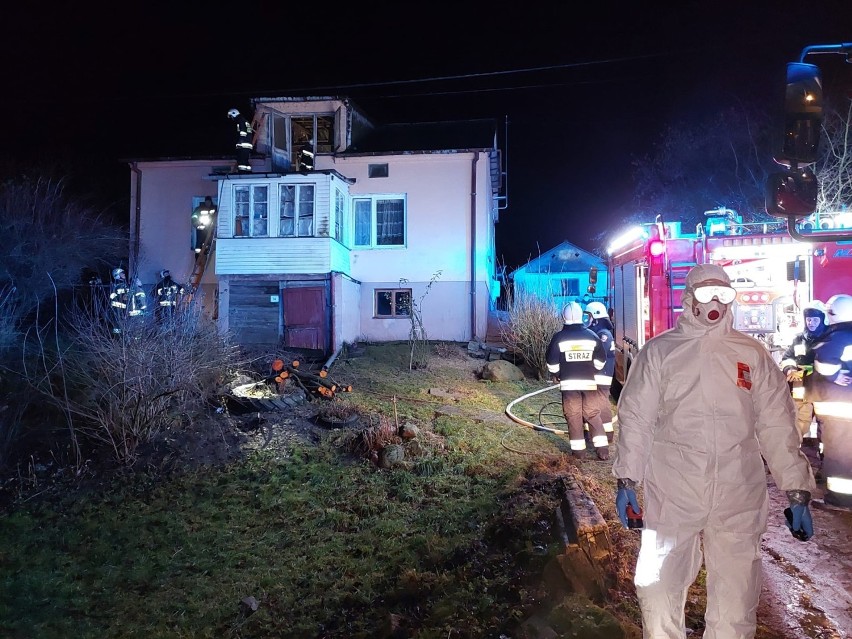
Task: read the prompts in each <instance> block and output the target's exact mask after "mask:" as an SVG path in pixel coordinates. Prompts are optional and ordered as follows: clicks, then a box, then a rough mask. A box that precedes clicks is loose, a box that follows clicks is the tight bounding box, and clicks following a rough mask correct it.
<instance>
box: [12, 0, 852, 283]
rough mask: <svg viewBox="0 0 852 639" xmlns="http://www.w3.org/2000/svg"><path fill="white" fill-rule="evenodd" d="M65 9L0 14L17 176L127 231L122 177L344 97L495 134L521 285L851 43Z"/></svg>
mask: <svg viewBox="0 0 852 639" xmlns="http://www.w3.org/2000/svg"><path fill="white" fill-rule="evenodd" d="M52 4H54V5H56V6H54V7H52V8H51V7H49V6H47V5H45V4H35V6H34V7H32V8H23V7H17V8H8V7H7V8H4V9H3V10H2V13H3V19H2V20H0V23H2V24H0V48H2V53H3V54H4V55H3V71H2V73H3V78H2V87H3V99H2V104H0V109H2V114H3V123H4V126H3V127H2V131H0V157H2V163H3V167H9V166H14V165H16V164H19V163H22V162H26V161H28V160H30V159H33V158H36V159H38V160H39V161H41V162H44V161H51V162H55V163H58V164H60V165H63V166H69V165H70V166H73V167H74V171H75V172H76V173H75V175H77V176H78V182H79V183H80V184H81V185H82V186H83V187H85V188H87V189H89V190H91V191H92V192H97V193H98V194H99V195H100V196H101V197H103V198H104V200H105V201H109V202H111V203H113V204H115V206H116V207H117V209H118V210H120V211H121V212H122V213H124V212H126V210H127V198H128V191H129V171H128V169H127V166H126V164H124V163H123V162H122V160H124V159H128V158H150V157H165V156H191V155H208V154H217V155H223V154H227V153H229V152H230V151H231V148H232V146H231V145H232V141H233V140H232V133H233V131H232V126H231V123H230V122H229V121H228V119H227V117H226V112H227V110H228V109H229V108H231V107H237V108H240V109H241V110H243V111H244V112H247V111H248V109H249V99H250V98H251V97H256V96H276V95H305V94H311V95H347V96H350V97H352V98H353V99H354V100H355V102H356V103H357V104H359V105H360V106H362V107H363V108H364V109H365V111H367V112H368V113H369V114H370V115H371V116H373V117H374V119H376V120H379V121H383V122H414V121H429V120H441V119H465V118H480V117H490V118H496V119H498V120H499V121H500V123H501V125H500V128H501V133H502V130H503V129H507V130H508V145H507V147H506V149H507V160H508V196H509V207H508V209H507V210H505V211H503V212H502V214H501V220H500V223H499V225H498V227H497V242H498V257H499V258H500V260H501V262H503V263H505V264H506V265H508V266H509V267H510V268H513V267H515V266H517V265H519V264H522V263H524V262H525V261H527V259H529V258H531V257H535V256H536V255H538V253H539V252H540V251H546V250H548V249H550V248H552V247H553V246H555V245H556V244H558V243H559V242H561V241H563V240H568V241H571V242H574V243H575V244H577V245H579V246H581V247H583V248H586V249H590V250H594V249H596V248H597V247H598V246H600V245H601V244H602V243H603V241H602V240H601V235H602V234H609V235H612V234H613V233H615V232H616V231H617V227H618V224H619V220H618V219H615V217H614V215H613V211H614V210H615V209H617V208H618V207H620V206H621V205H622V204H623V203H625V202H628V201H630V197H631V184H630V167H631V161H632V160H633V159H634V158H636V157H638V156H641V155H644V154H647V153H650V152H651V151H652V147H653V144H654V143H655V142H657V141H658V140H659V136H660V134H661V131H662V130H663V129H664V127H665V126H666V125H668V124H671V123H672V122H674V121H678V120H685V121H688V120H690V119H691V118H698V117H699V116H700V115H701V114H704V113H712V112H713V111H714V110H718V109H721V108H724V107H725V106H730V105H731V104H734V103H736V102H737V101H739V100H743V99H746V100H756V101H758V102H760V101H764V102H766V103H767V104H768V103H769V102H771V101H772V99H773V96H774V95H775V92H777V90H778V86H779V83H781V82H782V81H783V74H784V68H785V63H786V62H788V61H793V60H797V59H798V57H799V54H800V52H801V50H802V48H803V47H804V46H807V45H810V44H834V43H838V42H844V41H852V2H849V0H842V1H840V0H838V1H820V0H813V1H812V2H787V1H783V0H776V1H774V2H756V1H748V2H747V1H740V2H685V1H681V2H677V3H669V2H666V3H631V4H630V5H629V8H627V9H622V8H621V7H620V5H621V4H622V3H592V4H589V5H584V6H582V8H580V5H579V4H578V3H576V2H558V3H557V2H552V3H535V2H524V3H505V2H502V3H497V2H494V3H481V2H454V3H431V4H426V3H401V2H393V3H384V2H360V3H359V2H348V3H345V4H344V3H317V2H304V3H294V2H286V3H282V2H274V3H273V2H252V3H231V4H225V3H210V2H205V3H202V2H172V3H169V4H166V3H156V2H139V3H129V4H121V3H109V4H106V3H91V2H89V3H52ZM507 4H511V5H512V7H510V8H505V7H504V6H502V5H507ZM84 5H85V6H84ZM637 5H638V6H637ZM649 5H659V6H664V5H676V8H674V9H671V8H666V9H653V8H648V6H649ZM518 7H522V8H518ZM809 61H810V60H809ZM848 73H849V75H850V76H852V65H849V66H848ZM506 122H508V124H507V125H505V123H506ZM504 125H505V126H504Z"/></svg>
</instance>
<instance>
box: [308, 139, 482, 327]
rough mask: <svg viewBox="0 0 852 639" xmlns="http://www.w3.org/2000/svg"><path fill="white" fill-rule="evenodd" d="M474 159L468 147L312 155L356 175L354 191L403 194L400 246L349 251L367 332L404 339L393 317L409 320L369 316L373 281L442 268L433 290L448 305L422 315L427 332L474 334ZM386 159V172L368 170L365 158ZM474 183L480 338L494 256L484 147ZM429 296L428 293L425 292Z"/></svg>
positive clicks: (422, 280)
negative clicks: (460, 150) (473, 187)
mask: <svg viewBox="0 0 852 639" xmlns="http://www.w3.org/2000/svg"><path fill="white" fill-rule="evenodd" d="M473 159H474V153H451V154H450V153H448V154H411V155H394V156H381V157H371V156H366V157H347V158H334V157H330V156H318V159H317V168H333V169H336V170H337V171H338V172H339V173H341V174H343V175H345V176H347V177H349V178H354V179H355V182H354V184H352V185H351V187H350V194H351V195H352V196H353V197H356V196H358V195H362V194H363V195H376V194H401V193H402V194H405V196H406V246H405V247H398V248H397V247H392V248H380V249H375V248H374V249H360V250H359V249H353V250H352V251H351V253H350V256H349V258H350V263H351V275H352V277H353V278H354V279H356V280H358V281H360V282H362V283H363V284H364V286H363V287H362V313H361V327H362V331H363V332H364V333H365V335H374V336H378V335H380V334H382V332H383V331H390V332H391V333H392V334H393V335H394V336H395V337H393V338H392V339H397V338H399V339H405V338H407V335H408V329H407V328H405V329H404V331H403V329H402V328H400V327H399V324H407V322H405V321H403V322H400V320H385V319H382V320H373V319H372V314H373V305H374V304H373V298H372V295H373V289H374V288H376V287H379V288H386V287H388V286H390V287H391V288H398V287H399V286H400V284H399V280H400V279H406V280H408V282H409V284H408V285H406V286H410V285H412V284H411V283H414V284H417V285H419V286H425V285H426V284H427V283H428V282H429V281H430V280H431V279H432V278H433V277H434V276H436V275H438V274H439V272H440V275H439V276H438V280H437V283H436V284H435V285H433V291H434V290H443V291H445V292H444V293H442V294H441V295H440V296H436V297H442V298H444V299H445V300H446V302H447V303H448V304H449V305H450V306H451V307H452V309H453V310H451V311H447V312H444V313H440V314H437V313H436V314H432V315H430V316H429V317H428V318H424V321H426V322H428V323H427V324H426V330H427V333H428V334H429V335H430V337H431V336H432V335H435V336H436V337H435V339H458V340H467V339H470V338H471V337H472V336H471V335H470V299H471V296H470V280H471V256H470V251H471V248H470V243H471V239H470V238H471V232H472V229H471V223H470V218H471V176H472V170H473ZM385 162H387V164H388V165H389V175H388V177H387V178H370V177H368V167H369V165H370V164H379V163H385ZM476 185H477V186H476V194H477V195H476V229H477V230H476V235H477V238H476V252H475V269H476V275H475V281H476V329H475V330H476V333H477V335H478V336H480V337H483V338H484V336H485V332H486V329H487V315H488V310H489V307H490V306H491V300H490V296H491V289H490V284H491V280H490V271H489V270H488V267H489V263H493V244H492V240H491V237H490V225H491V220H492V198H491V186H490V176H489V165H488V158H487V156H486V155H485V154H484V153H480V154H478V158H477V163H476ZM489 253H491V255H490V257H489ZM489 260H490V262H489ZM389 276H390V278H389ZM391 278H393V279H391ZM432 295H433V293H430V297H431V296H432ZM454 296H457V297H454ZM416 298H417V295H416V294H415V299H416ZM371 327H373V328H371ZM403 333H404V334H403ZM450 335H452V336H453V337H450ZM399 336H401V337H399ZM386 339H387V338H386Z"/></svg>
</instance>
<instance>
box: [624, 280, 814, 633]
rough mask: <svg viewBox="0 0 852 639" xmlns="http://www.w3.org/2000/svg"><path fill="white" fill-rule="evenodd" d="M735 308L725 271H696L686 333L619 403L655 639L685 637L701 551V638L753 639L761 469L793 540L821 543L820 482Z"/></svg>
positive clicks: (785, 392)
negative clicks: (776, 493)
mask: <svg viewBox="0 0 852 639" xmlns="http://www.w3.org/2000/svg"><path fill="white" fill-rule="evenodd" d="M735 296H736V291H735V290H734V289H733V288H731V286H730V279H729V277H728V275H727V274H726V273H725V271H724V270H723V269H722V268H721V267H719V266H715V265H712V264H700V265H698V266H695V267H693V268H692V269H691V270H690V272H689V274H688V275H687V278H686V288H685V289H684V293H683V313H682V314H681V316H680V317H679V318H678V321H677V326H676V327H675V328H673V329H672V330H670V331H666V332H665V333H663V334H661V335H659V336H657V337H655V338H653V339H651V340H649V341H648V342H647V344H645V346H644V347H643V348H642V349H641V350H640V351H639V354H638V356H637V357H636V359H635V360H634V362H633V365H632V366H631V367H630V371H629V373H628V377H627V381H626V383H625V386H624V389H623V391H622V393H621V396H620V398H619V402H618V422H619V436H618V439H617V443H616V447H615V448H616V452H615V461H614V463H613V469H612V471H613V474H614V475H615V477H616V478H618V492H617V494H616V510H617V511H618V514H619V518H620V519H621V521H622V523H623V525H624V526H625V527H627V525H628V521H627V507H628V506H630V507H631V508H632V509H633V510H634V511H637V512H639V511H640V505H639V501H638V499H637V496H636V492H635V489H636V486H637V485H640V484H641V485H642V486H643V488H644V503H645V510H644V525H645V527H644V529H643V530H642V533H641V534H642V543H641V548H640V550H639V557H638V560H637V563H636V572H635V576H634V584H635V586H636V594H637V595H638V598H639V603H640V605H641V608H642V625H643V632H644V637H645V638H646V639H648V638H654V639H660V638H682V637H685V636H686V629H685V619H684V605H685V603H686V595H687V590H688V588H689V585H690V584H691V583H692V582H693V581H694V580H695V578H696V576H697V575H698V571H699V569H700V567H701V562H702V540H703V559H704V565H705V568H706V571H707V610H706V612H705V616H704V619H705V622H706V628H705V631H704V638H705V639H751V638H752V637H754V633H755V629H756V624H757V618H756V611H757V604H758V600H759V598H760V588H761V578H762V573H761V561H760V538H761V535H762V534H763V533H764V532H765V530H766V522H767V516H768V507H769V500H768V495H767V488H766V472H765V469H764V462H763V460H764V459H765V460H766V464H767V466H768V467H769V470H770V472H771V473H772V476H773V478H774V480H775V483H776V484H777V485H778V487H779V488H780V489H781V490H782V491H785V492H786V494H787V497H788V499H789V501H790V508H789V509H787V510H786V511H785V513H784V514H785V515H786V516H787V522H788V523H787V526H788V528H790V530H791V532H792V533H793V535H794V536H795V537H796V538H797V539H800V540H803V541H805V540H807V539H809V538H810V537H811V536H813V521H812V519H811V514H810V510H809V507H808V503H809V501H810V497H811V492H812V491H813V490H814V489H815V483H814V477H813V472H812V471H811V466H810V464H809V462H808V460H807V458H806V457H805V456H804V455H803V454H802V452H801V451H800V450H799V444H800V441H801V435H800V433H799V431H798V428H797V427H796V411H795V407H794V405H793V400H792V398H791V396H790V391H789V388H788V386H787V381H786V379H785V377H784V374H783V373H782V372H781V370H780V369H779V368H778V365H777V364H776V363H775V361H774V360H773V359H772V357H771V356H770V354H769V351H768V350H767V349H766V348H765V347H764V346H763V345H762V344H761V343H760V342H758V341H757V340H755V339H753V338H751V337H749V336H748V335H745V334H743V333H740V332H739V331H736V330H734V328H733V318H732V313H731V309H730V307H731V303H732V302H733V301H734V298H735Z"/></svg>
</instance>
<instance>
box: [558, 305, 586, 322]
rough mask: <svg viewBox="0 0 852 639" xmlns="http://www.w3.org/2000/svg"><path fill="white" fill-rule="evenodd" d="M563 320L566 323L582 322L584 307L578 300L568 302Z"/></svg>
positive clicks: (563, 312) (564, 309)
mask: <svg viewBox="0 0 852 639" xmlns="http://www.w3.org/2000/svg"><path fill="white" fill-rule="evenodd" d="M562 321H563V322H565V323H566V324H582V323H583V309H582V308H580V305H579V304H577V302H568V303H567V304H566V305H565V308H563V309H562Z"/></svg>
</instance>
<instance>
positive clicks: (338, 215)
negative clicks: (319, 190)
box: [334, 189, 346, 242]
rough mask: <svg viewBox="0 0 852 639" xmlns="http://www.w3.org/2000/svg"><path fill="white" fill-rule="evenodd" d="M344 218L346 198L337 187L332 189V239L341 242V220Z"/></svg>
mask: <svg viewBox="0 0 852 639" xmlns="http://www.w3.org/2000/svg"><path fill="white" fill-rule="evenodd" d="M345 218H346V198H345V197H344V196H343V192H342V191H340V190H339V189H335V190H334V239H335V240H337V241H338V242H343V220H344V219H345Z"/></svg>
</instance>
